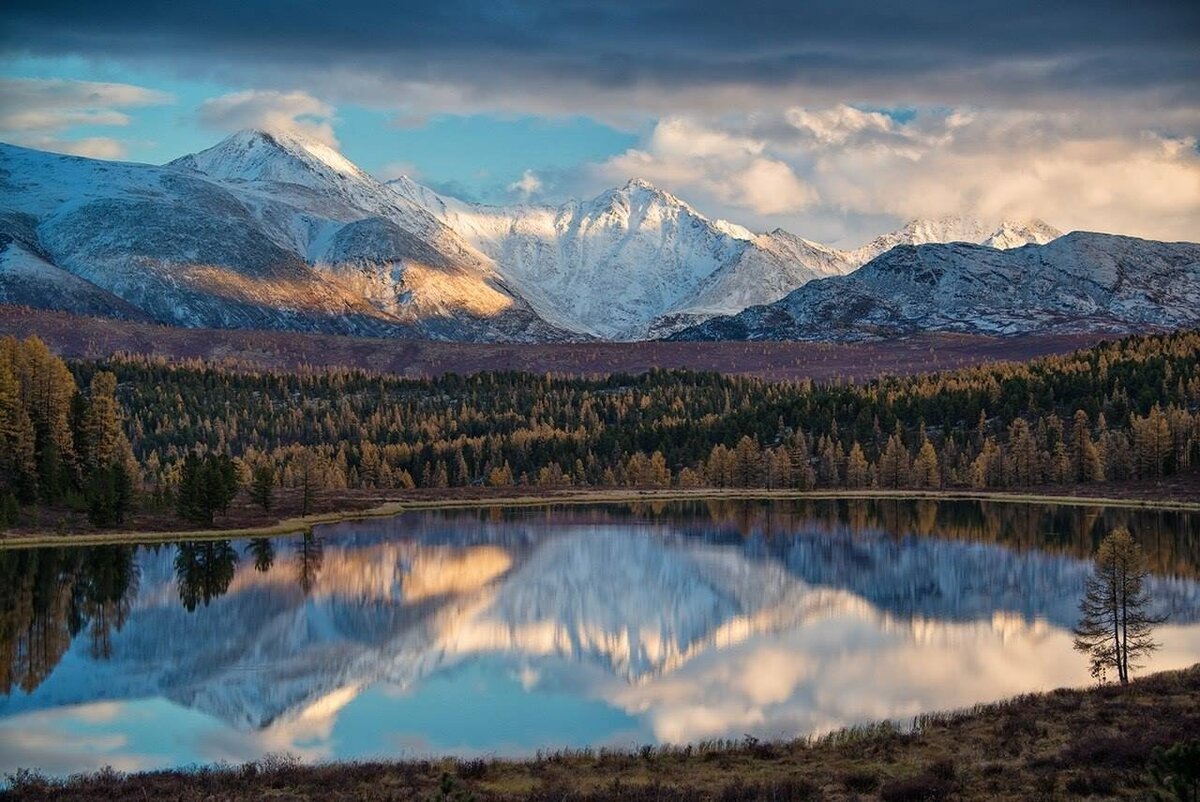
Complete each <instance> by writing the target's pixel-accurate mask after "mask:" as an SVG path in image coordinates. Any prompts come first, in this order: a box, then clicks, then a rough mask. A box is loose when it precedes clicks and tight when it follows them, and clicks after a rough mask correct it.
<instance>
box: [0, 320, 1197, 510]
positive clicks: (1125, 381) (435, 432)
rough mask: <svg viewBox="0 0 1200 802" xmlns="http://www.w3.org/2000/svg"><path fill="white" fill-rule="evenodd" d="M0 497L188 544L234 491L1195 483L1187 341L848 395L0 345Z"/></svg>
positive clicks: (715, 380)
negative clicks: (1173, 479) (72, 355)
mask: <svg viewBox="0 0 1200 802" xmlns="http://www.w3.org/2000/svg"><path fill="white" fill-rule="evenodd" d="M0 446H2V448H3V452H2V454H0V500H2V509H3V520H4V521H5V522H6V523H8V524H11V523H13V522H15V521H17V520H18V519H19V516H20V510H21V508H22V507H25V506H29V505H35V504H43V505H54V504H68V505H73V506H74V507H76V508H79V509H85V510H86V511H87V513H88V517H89V520H91V521H92V523H93V524H94V525H96V526H97V527H108V526H117V525H120V524H121V523H122V522H123V521H124V518H125V515H126V514H127V512H128V511H129V509H130V508H131V507H132V506H133V505H135V504H139V503H141V504H154V505H160V506H164V507H169V508H171V509H173V510H176V511H177V513H178V514H179V515H180V516H181V517H182V518H184V519H186V520H190V521H193V522H195V523H198V524H201V525H211V523H212V521H213V516H214V514H215V513H219V512H220V511H222V510H223V509H225V508H227V507H228V506H229V504H230V501H231V499H232V498H233V497H234V496H235V495H236V494H237V493H238V492H241V489H242V488H245V492H247V493H248V494H249V495H250V497H251V498H253V499H255V501H256V502H257V503H259V504H261V505H262V506H263V507H264V508H267V507H269V506H270V503H271V499H272V494H273V492H274V489H275V488H276V487H280V486H282V487H288V488H293V489H294V492H297V493H299V494H300V495H301V497H302V498H304V499H305V508H307V499H308V497H309V494H311V493H312V492H314V491H315V490H317V489H324V490H329V489H338V488H384V489H409V488H441V487H459V486H468V485H489V486H525V487H542V488H547V487H567V486H590V487H598V486H608V487H612V486H624V487H649V488H653V487H689V488H693V487H718V488H731V487H745V488H795V489H823V488H853V489H864V488H873V487H878V488H921V489H931V488H989V489H998V488H1026V487H1035V486H1044V485H1054V484H1072V485H1076V484H1080V483H1090V482H1101V481H1105V480H1116V481H1119V480H1127V479H1156V478H1160V477H1164V476H1168V475H1171V474H1175V473H1179V472H1186V471H1188V470H1191V469H1194V467H1195V466H1197V465H1198V464H1200V333H1194V332H1185V333H1176V334H1168V335H1157V336H1147V337H1136V338H1129V339H1124V340H1121V341H1117V342H1107V343H1101V344H1099V345H1097V346H1095V347H1093V348H1089V349H1085V350H1082V351H1078V352H1076V353H1073V354H1070V355H1065V356H1055V357H1047V358H1042V359H1038V360H1035V361H1032V362H1029V363H1023V364H992V365H986V366H981V367H974V368H967V369H961V370H956V371H952V372H945V373H938V374H931V375H927V376H918V377H910V378H881V379H878V380H875V381H871V382H867V383H862V384H849V383H826V384H815V383H812V382H790V383H770V382H765V381H762V380H758V379H750V378H741V377H734V376H726V375H720V374H716V373H700V372H688V371H652V372H649V373H646V374H643V375H636V376H631V375H611V376H607V377H600V378H573V377H556V376H538V375H531V374H521V373H480V374H476V375H472V376H456V375H446V376H442V377H439V378H427V379H413V378H403V377H397V376H391V375H376V374H371V373H367V372H362V371H348V370H347V371H319V372H318V371H311V372H290V373H283V372H279V373H275V372H265V371H262V370H256V369H251V368H249V367H246V366H239V365H236V364H233V365H217V364H211V363H203V362H193V361H185V362H175V363H168V362H166V361H162V360H154V359H146V358H137V357H118V358H113V359H109V360H105V361H102V362H71V363H67V362H64V361H63V360H61V359H59V358H58V357H56V356H54V355H53V354H52V353H50V351H49V350H48V349H47V348H46V346H45V345H44V344H42V343H41V342H40V341H38V340H37V339H36V338H30V339H27V340H24V341H17V340H14V339H12V338H9V339H6V340H4V341H2V342H0Z"/></svg>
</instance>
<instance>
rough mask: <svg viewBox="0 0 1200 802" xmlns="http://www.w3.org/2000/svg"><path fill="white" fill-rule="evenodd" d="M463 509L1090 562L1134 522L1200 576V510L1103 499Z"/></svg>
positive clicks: (1181, 571) (1169, 566)
mask: <svg viewBox="0 0 1200 802" xmlns="http://www.w3.org/2000/svg"><path fill="white" fill-rule="evenodd" d="M438 515H441V513H438ZM461 515H463V516H468V517H471V518H478V519H480V520H489V521H515V520H526V521H532V520H537V519H541V518H544V519H545V520H546V521H547V522H550V521H563V520H566V521H569V522H570V523H612V522H617V521H634V520H637V521H646V522H662V523H666V522H673V523H677V524H679V525H680V527H681V528H682V529H683V530H684V531H688V530H689V527H690V526H693V525H716V527H717V528H718V529H724V530H725V534H727V535H729V536H736V537H738V538H741V539H745V538H749V537H765V538H773V537H788V536H791V535H793V534H796V533H801V532H809V533H814V532H815V533H829V534H833V533H837V532H844V531H846V530H849V531H850V532H852V533H861V532H868V531H870V532H888V533H891V534H893V535H896V536H897V537H901V536H907V535H913V534H916V535H922V536H926V537H938V538H944V539H947V540H962V541H972V542H977V543H992V544H995V545H1000V546H1006V547H1008V548H1012V549H1016V550H1019V551H1026V550H1030V549H1037V550H1039V551H1045V552H1050V553H1056V554H1063V555H1067V556H1071V557H1078V558H1080V559H1085V560H1086V559H1090V558H1091V556H1092V554H1093V552H1094V551H1095V549H1096V547H1097V546H1098V545H1099V544H1100V541H1101V540H1102V539H1103V538H1104V536H1105V535H1106V534H1108V533H1109V532H1110V531H1112V530H1113V529H1114V528H1115V527H1117V526H1124V527H1127V528H1128V529H1129V530H1130V532H1131V533H1133V535H1134V537H1135V538H1136V539H1137V540H1138V542H1140V543H1141V544H1142V547H1143V548H1144V549H1145V551H1146V556H1147V558H1148V559H1149V562H1150V568H1151V571H1152V572H1153V573H1155V574H1158V575H1161V576H1171V577H1179V578H1184V579H1200V514H1198V513H1194V512H1181V511H1169V510H1153V509H1138V508H1132V507H1130V508H1120V507H1104V506H1102V505H1097V506H1082V505H1080V506H1075V505H1063V504H1027V503H1012V502H1000V501H968V500H962V501H933V500H920V499H899V498H896V499H883V498H860V499H824V500H814V501H805V500H800V501H791V502H779V501H753V500H736V499H710V500H707V501H650V502H637V503H632V504H608V505H595V506H588V507H575V508H572V507H553V506H547V507H541V508H518V507H507V508H504V507H493V508H487V509H483V510H479V511H471V512H465V513H461ZM408 520H410V521H411V520H412V519H411V518H410V519H408ZM705 531H706V532H709V533H710V534H712V532H713V528H712V526H706V527H705Z"/></svg>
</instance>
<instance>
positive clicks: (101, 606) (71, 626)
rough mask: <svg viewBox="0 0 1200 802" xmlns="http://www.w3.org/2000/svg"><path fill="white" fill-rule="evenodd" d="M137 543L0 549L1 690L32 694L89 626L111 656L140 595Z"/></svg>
mask: <svg viewBox="0 0 1200 802" xmlns="http://www.w3.org/2000/svg"><path fill="white" fill-rule="evenodd" d="M135 552H136V547H134V546H95V547H92V548H66V549H22V550H15V551H0V693H5V694H7V693H10V692H11V691H12V690H13V689H14V688H20V689H21V690H23V691H26V692H29V691H32V690H33V689H34V688H36V687H37V686H38V685H39V684H40V683H41V682H42V680H44V679H45V678H46V677H47V676H49V675H50V672H51V671H53V670H54V667H55V666H56V665H58V661H59V660H61V659H62V657H63V655H64V654H65V653H66V651H67V648H68V647H69V646H70V645H71V640H72V639H73V638H74V637H75V636H77V635H79V634H80V633H83V632H85V631H86V633H87V637H88V642H89V645H90V648H91V652H92V655H93V656H95V657H98V658H104V657H108V655H109V653H110V650H111V640H110V638H111V636H112V633H113V631H114V630H120V629H121V627H122V626H123V625H124V623H125V620H126V617H127V616H128V614H129V609H130V604H131V602H132V600H133V597H134V595H135V594H136V593H137V586H138V566H137V563H136V561H135V560H134V556H135Z"/></svg>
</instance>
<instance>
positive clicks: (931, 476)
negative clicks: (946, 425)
mask: <svg viewBox="0 0 1200 802" xmlns="http://www.w3.org/2000/svg"><path fill="white" fill-rule="evenodd" d="M913 484H914V485H915V486H916V487H923V488H938V487H941V486H942V472H941V468H940V467H939V465H938V457H937V450H936V449H935V448H934V447H933V443H931V442H929V441H928V440H926V441H925V442H924V443H922V444H921V450H920V451H919V452H918V453H917V458H916V460H914V461H913Z"/></svg>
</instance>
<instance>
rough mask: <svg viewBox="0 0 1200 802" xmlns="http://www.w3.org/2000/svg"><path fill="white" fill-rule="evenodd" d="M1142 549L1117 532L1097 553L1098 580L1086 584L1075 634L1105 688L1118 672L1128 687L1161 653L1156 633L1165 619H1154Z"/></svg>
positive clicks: (1125, 531)
mask: <svg viewBox="0 0 1200 802" xmlns="http://www.w3.org/2000/svg"><path fill="white" fill-rule="evenodd" d="M1149 573H1150V572H1149V569H1148V568H1147V567H1146V558H1145V555H1144V554H1143V553H1142V548H1141V546H1139V545H1138V543H1137V541H1136V540H1134V539H1133V537H1132V536H1131V535H1130V534H1129V530H1128V529H1124V528H1118V529H1114V530H1113V531H1112V532H1111V533H1109V535H1108V536H1107V537H1106V538H1104V540H1103V542H1101V543H1100V548H1099V549H1098V550H1097V551H1096V565H1095V570H1094V572H1093V574H1092V575H1091V576H1090V577H1088V579H1087V581H1086V582H1085V584H1084V595H1083V599H1082V600H1081V601H1080V603H1079V611H1080V613H1081V617H1080V619H1079V624H1078V626H1076V628H1075V648H1076V649H1077V650H1078V651H1081V652H1084V653H1085V654H1087V655H1088V659H1089V661H1090V667H1091V672H1092V676H1093V677H1095V678H1096V679H1097V680H1099V681H1101V682H1104V681H1105V679H1106V678H1107V676H1108V672H1109V671H1114V672H1116V675H1117V679H1118V680H1119V681H1120V683H1121V684H1122V685H1127V684H1129V674H1130V672H1131V671H1133V670H1134V669H1137V668H1140V664H1139V663H1138V661H1139V660H1140V659H1141V658H1143V657H1145V656H1146V655H1148V654H1150V653H1151V652H1153V651H1154V650H1155V649H1157V648H1158V644H1157V643H1155V641H1154V639H1153V637H1152V630H1153V628H1154V626H1155V625H1156V624H1160V623H1162V622H1163V621H1164V620H1165V617H1158V616H1155V615H1153V614H1151V613H1150V610H1149V607H1150V596H1149V593H1148V592H1147V591H1146V577H1147V576H1148V575H1149Z"/></svg>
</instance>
